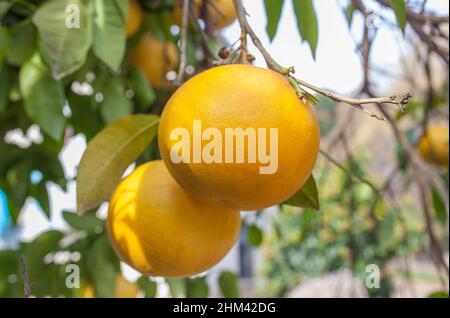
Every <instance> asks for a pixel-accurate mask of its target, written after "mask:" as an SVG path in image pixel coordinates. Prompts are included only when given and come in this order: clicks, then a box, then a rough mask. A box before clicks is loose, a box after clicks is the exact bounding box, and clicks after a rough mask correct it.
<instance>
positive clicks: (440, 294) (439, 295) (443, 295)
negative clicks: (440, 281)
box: [428, 291, 448, 298]
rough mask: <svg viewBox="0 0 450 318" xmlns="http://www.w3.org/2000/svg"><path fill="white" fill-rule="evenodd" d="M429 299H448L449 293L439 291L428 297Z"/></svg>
mask: <svg viewBox="0 0 450 318" xmlns="http://www.w3.org/2000/svg"><path fill="white" fill-rule="evenodd" d="M428 298H448V292H446V291H437V292H434V293H431V294H429V295H428Z"/></svg>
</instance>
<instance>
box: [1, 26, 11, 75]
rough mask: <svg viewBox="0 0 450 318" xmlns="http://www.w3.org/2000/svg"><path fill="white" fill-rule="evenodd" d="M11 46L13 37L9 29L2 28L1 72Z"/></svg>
mask: <svg viewBox="0 0 450 318" xmlns="http://www.w3.org/2000/svg"><path fill="white" fill-rule="evenodd" d="M10 45H11V37H10V35H9V32H8V29H7V28H2V27H0V72H1V71H2V68H3V62H4V60H5V58H6V55H7V52H8V50H9V46H10Z"/></svg>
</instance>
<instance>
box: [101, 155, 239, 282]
mask: <svg viewBox="0 0 450 318" xmlns="http://www.w3.org/2000/svg"><path fill="white" fill-rule="evenodd" d="M240 224H241V220H240V215H239V211H236V210H232V209H228V208H225V207H222V206H220V205H218V204H215V203H213V202H211V201H206V200H201V199H197V198H195V197H192V196H191V195H190V194H188V193H187V192H186V191H184V190H183V189H182V188H181V187H180V186H179V185H178V184H177V183H176V182H175V180H174V179H173V178H172V176H171V175H170V174H169V172H168V171H167V168H166V167H165V165H164V163H163V162H162V161H152V162H149V163H146V164H143V165H141V166H140V167H139V168H137V169H136V170H135V171H134V172H133V173H132V174H131V175H130V176H128V177H127V178H125V179H124V180H123V181H122V182H121V183H120V185H119V186H118V187H117V189H116V191H115V192H114V194H113V196H112V198H111V200H110V208H109V214H108V231H109V236H110V240H111V242H112V245H113V247H114V249H115V251H116V252H117V254H118V255H119V257H120V258H121V259H122V260H123V261H124V262H126V263H127V264H129V265H130V266H131V267H133V268H135V269H136V270H137V271H139V272H141V273H142V274H144V275H151V276H164V277H183V276H190V275H195V274H198V273H201V272H204V271H206V270H208V269H209V268H210V267H212V266H213V265H215V264H216V263H217V262H219V261H220V260H221V259H222V258H223V257H224V256H225V255H226V254H227V253H228V251H229V250H230V249H231V247H232V246H233V245H234V243H235V241H236V239H237V238H238V235H239V230H240Z"/></svg>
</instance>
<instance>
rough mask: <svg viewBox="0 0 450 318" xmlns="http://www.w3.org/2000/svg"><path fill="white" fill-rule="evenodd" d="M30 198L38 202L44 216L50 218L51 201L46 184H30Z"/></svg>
mask: <svg viewBox="0 0 450 318" xmlns="http://www.w3.org/2000/svg"><path fill="white" fill-rule="evenodd" d="M29 191H30V196H32V197H33V198H34V199H35V200H36V201H37V204H38V205H39V207H40V208H41V210H42V211H43V212H44V214H45V215H46V216H47V217H48V218H50V201H49V198H48V192H47V187H46V185H45V182H40V183H39V184H36V185H34V184H30V190H29Z"/></svg>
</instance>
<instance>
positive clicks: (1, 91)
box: [0, 67, 9, 113]
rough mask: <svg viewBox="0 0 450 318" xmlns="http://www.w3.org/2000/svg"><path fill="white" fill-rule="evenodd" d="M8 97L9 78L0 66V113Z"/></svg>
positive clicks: (3, 109)
mask: <svg viewBox="0 0 450 318" xmlns="http://www.w3.org/2000/svg"><path fill="white" fill-rule="evenodd" d="M8 99H9V79H8V74H7V73H6V70H2V69H1V67H0V113H2V112H3V111H5V110H6V106H7V104H8Z"/></svg>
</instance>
